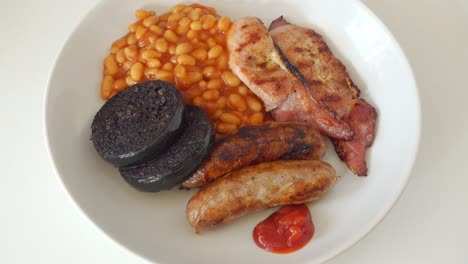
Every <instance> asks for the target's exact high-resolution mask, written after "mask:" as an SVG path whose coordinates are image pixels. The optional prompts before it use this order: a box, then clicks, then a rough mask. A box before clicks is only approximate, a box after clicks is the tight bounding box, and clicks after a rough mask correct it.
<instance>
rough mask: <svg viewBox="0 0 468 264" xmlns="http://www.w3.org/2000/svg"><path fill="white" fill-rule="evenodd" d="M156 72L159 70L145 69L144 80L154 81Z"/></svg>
mask: <svg viewBox="0 0 468 264" xmlns="http://www.w3.org/2000/svg"><path fill="white" fill-rule="evenodd" d="M158 71H159V69H156V68H145V71H144V74H145V77H146V79H148V80H154V79H156V75H157V73H158Z"/></svg>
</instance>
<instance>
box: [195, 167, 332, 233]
mask: <svg viewBox="0 0 468 264" xmlns="http://www.w3.org/2000/svg"><path fill="white" fill-rule="evenodd" d="M337 179H338V176H336V172H335V170H334V169H333V168H332V167H331V166H330V165H329V164H327V163H325V162H323V161H319V160H294V161H274V162H266V163H261V164H258V165H255V166H251V167H246V168H243V169H240V170H237V171H233V172H231V173H229V174H228V175H226V176H224V177H223V178H221V179H218V180H217V181H215V182H213V183H212V184H210V185H208V186H206V187H205V188H203V189H201V190H200V191H198V192H197V193H196V194H195V195H194V196H193V197H192V198H191V199H190V201H189V202H188V204H187V208H186V216H187V220H188V222H189V223H190V224H191V225H192V226H193V227H194V228H195V230H196V232H197V233H199V232H200V231H201V230H202V229H205V228H209V227H212V226H215V225H218V224H221V223H226V222H229V221H231V220H233V219H236V218H238V217H240V216H242V215H245V214H247V213H249V212H253V211H258V210H262V209H267V208H271V207H275V206H278V205H284V204H298V203H304V202H308V201H312V200H316V199H318V198H320V197H322V196H323V195H324V194H325V193H327V192H328V191H329V190H330V188H331V187H332V186H333V184H334V183H335V182H336V180H337Z"/></svg>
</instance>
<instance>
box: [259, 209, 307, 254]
mask: <svg viewBox="0 0 468 264" xmlns="http://www.w3.org/2000/svg"><path fill="white" fill-rule="evenodd" d="M313 235H314V224H313V222H312V218H311V217H310V213H309V209H308V208H307V206H306V205H304V204H296V205H285V206H283V207H281V208H280V209H279V210H278V211H277V212H275V213H273V214H272V215H270V216H269V217H268V218H266V219H265V220H263V221H262V222H260V223H259V224H258V225H257V226H255V228H254V231H253V239H254V241H255V243H256V244H257V246H259V247H260V248H263V249H265V250H267V251H270V252H274V253H290V252H294V251H296V250H299V249H301V248H302V247H304V246H305V245H306V244H307V243H308V242H309V241H310V240H311V239H312V236H313Z"/></svg>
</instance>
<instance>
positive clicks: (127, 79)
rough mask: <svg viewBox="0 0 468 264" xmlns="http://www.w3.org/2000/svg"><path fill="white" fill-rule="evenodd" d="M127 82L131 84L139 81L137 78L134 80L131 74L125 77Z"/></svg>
mask: <svg viewBox="0 0 468 264" xmlns="http://www.w3.org/2000/svg"><path fill="white" fill-rule="evenodd" d="M125 82H126V83H127V85H128V86H131V85H134V84H136V83H137V82H136V81H135V80H133V78H132V77H131V76H127V78H125Z"/></svg>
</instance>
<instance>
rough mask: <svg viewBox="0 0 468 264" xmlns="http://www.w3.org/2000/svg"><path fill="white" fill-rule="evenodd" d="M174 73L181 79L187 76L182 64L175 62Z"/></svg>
mask: <svg viewBox="0 0 468 264" xmlns="http://www.w3.org/2000/svg"><path fill="white" fill-rule="evenodd" d="M174 74H175V76H176V77H177V78H179V79H182V78H185V77H186V76H187V70H186V69H185V68H184V66H182V65H180V64H177V65H176V66H175V67H174Z"/></svg>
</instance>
